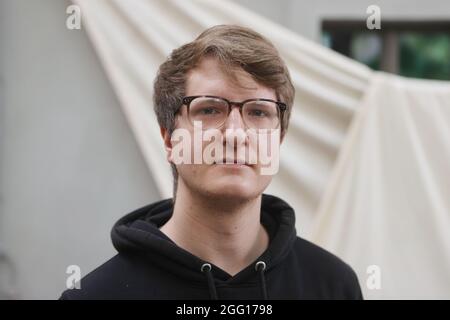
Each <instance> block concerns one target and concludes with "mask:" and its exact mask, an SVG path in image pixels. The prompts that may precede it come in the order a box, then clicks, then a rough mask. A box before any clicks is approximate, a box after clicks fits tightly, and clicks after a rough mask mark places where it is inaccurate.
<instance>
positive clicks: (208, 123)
mask: <svg viewBox="0 0 450 320" xmlns="http://www.w3.org/2000/svg"><path fill="white" fill-rule="evenodd" d="M227 116H228V104H227V102H226V101H224V100H222V99H218V98H208V97H199V98H195V99H194V100H192V101H191V104H190V107H189V118H190V120H191V121H192V123H194V121H201V122H202V127H203V128H204V129H207V128H216V127H218V126H220V125H221V124H222V123H223V122H225V121H226V118H227Z"/></svg>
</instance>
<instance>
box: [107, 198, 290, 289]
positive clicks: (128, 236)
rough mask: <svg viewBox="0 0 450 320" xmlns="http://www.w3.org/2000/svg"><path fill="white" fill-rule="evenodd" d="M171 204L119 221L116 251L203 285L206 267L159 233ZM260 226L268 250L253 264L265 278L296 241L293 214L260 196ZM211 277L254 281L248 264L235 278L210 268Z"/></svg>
mask: <svg viewBox="0 0 450 320" xmlns="http://www.w3.org/2000/svg"><path fill="white" fill-rule="evenodd" d="M172 213H173V201H172V199H166V200H162V201H158V202H155V203H153V204H150V205H147V206H144V207H142V208H140V209H137V210H135V211H133V212H131V213H129V214H127V215H125V216H124V217H123V218H121V219H119V220H118V221H117V222H116V224H115V225H114V227H113V229H112V231H111V238H112V242H113V245H114V247H115V248H116V250H117V251H119V252H120V253H123V254H134V255H138V256H140V257H142V258H145V259H149V262H151V263H152V264H156V265H160V266H161V267H163V268H164V269H165V270H167V271H169V272H172V273H174V274H175V275H176V276H178V277H183V278H187V279H188V280H189V281H192V282H204V275H203V274H202V272H201V271H200V270H201V268H202V266H203V265H204V264H205V263H207V261H204V260H202V259H200V258H199V257H197V256H195V255H193V254H191V253H190V252H188V251H186V250H184V249H182V248H180V247H179V246H177V245H176V244H175V243H174V242H173V241H171V240H170V239H169V238H168V237H167V236H166V235H165V234H164V233H163V232H161V231H160V230H159V227H161V226H162V225H163V224H164V223H165V222H166V221H168V220H169V218H170V217H171V216H172ZM261 223H262V225H263V226H264V227H265V228H266V229H267V231H268V233H269V236H270V242H269V246H268V248H267V249H266V250H265V251H264V253H263V254H262V255H261V256H260V257H259V258H258V259H257V260H256V261H255V263H256V262H258V261H264V263H265V265H266V269H265V273H266V274H269V273H270V272H271V271H272V270H273V269H275V268H276V267H277V265H278V264H279V263H280V262H281V261H282V260H283V259H284V258H285V257H286V256H287V255H288V254H289V252H290V250H291V248H292V245H293V244H294V242H295V239H296V231H295V213H294V210H293V209H292V208H291V207H290V206H289V205H288V204H287V203H286V202H285V201H283V200H281V199H279V198H277V197H275V196H271V195H266V194H263V195H262V201H261ZM211 273H212V274H214V278H215V279H216V281H218V282H226V283H227V284H235V283H242V282H246V281H248V280H250V279H254V278H256V274H255V265H254V264H253V263H252V264H251V265H249V266H248V267H246V268H244V269H243V270H242V271H240V272H239V273H238V274H236V275H234V276H230V275H229V274H228V273H227V272H225V271H224V270H222V269H221V268H219V267H217V266H214V265H213V264H211Z"/></svg>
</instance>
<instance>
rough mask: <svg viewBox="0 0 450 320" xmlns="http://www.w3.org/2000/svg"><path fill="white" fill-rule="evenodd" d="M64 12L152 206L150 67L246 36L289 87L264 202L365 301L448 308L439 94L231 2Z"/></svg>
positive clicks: (158, 175) (166, 190) (155, 131)
mask: <svg viewBox="0 0 450 320" xmlns="http://www.w3.org/2000/svg"><path fill="white" fill-rule="evenodd" d="M73 2H74V3H75V4H77V5H79V6H80V7H81V13H82V25H83V27H84V28H85V29H86V31H87V32H88V34H89V36H90V38H91V40H92V43H93V45H94V47H95V49H96V51H97V53H98V56H99V58H100V60H101V62H102V64H103V66H104V69H105V70H106V73H107V75H108V77H109V79H110V81H111V83H112V85H113V87H114V89H115V91H116V93H117V96H118V98H119V100H120V102H121V105H122V107H123V110H124V113H125V115H126V117H127V119H128V121H129V124H130V127H131V128H132V130H133V132H134V134H135V137H136V139H137V141H138V144H139V146H140V148H141V150H142V153H143V155H144V158H145V160H146V162H147V164H148V167H149V170H150V172H151V174H152V176H153V178H154V181H155V183H156V185H157V186H158V189H159V191H160V194H161V197H170V196H171V193H172V178H171V173H170V167H169V165H168V164H167V162H166V160H165V154H164V152H163V145H162V140H161V138H160V134H159V127H158V124H157V121H156V118H155V115H154V113H153V110H152V108H153V107H152V83H153V80H154V78H155V75H156V71H157V68H158V66H159V65H160V64H161V62H163V61H164V60H165V58H166V57H167V56H168V54H169V53H170V52H171V51H172V50H173V49H174V48H176V47H178V46H180V45H181V44H183V43H186V42H188V41H191V40H192V39H193V38H195V37H196V36H197V35H198V34H199V33H200V32H201V31H203V30H204V29H205V28H207V27H210V26H213V25H216V24H224V23H227V24H229V23H232V24H239V25H244V26H249V27H251V28H253V29H255V30H256V31H258V32H260V33H261V34H263V35H265V36H266V37H267V38H269V39H271V40H272V41H273V42H274V44H275V45H276V46H277V48H278V49H279V51H280V53H281V55H282V56H283V58H284V59H285V61H286V62H287V64H288V66H289V69H290V71H291V75H292V78H293V81H294V85H295V87H296V99H295V106H294V111H293V114H292V118H291V124H290V128H289V132H288V136H287V138H286V140H285V142H284V143H283V145H282V150H281V166H280V171H279V173H278V175H277V176H276V178H275V179H274V181H273V182H272V184H271V186H270V187H269V189H268V190H267V192H268V193H271V194H274V195H279V196H281V197H282V198H283V199H285V200H286V201H288V202H289V203H290V204H291V205H292V206H293V207H294V208H295V210H296V212H297V230H298V232H299V234H300V235H302V236H304V237H306V238H308V239H310V240H312V241H314V242H317V243H320V244H321V245H322V246H324V247H325V248H327V249H329V250H331V251H332V252H334V253H335V254H337V255H338V256H340V257H341V258H343V259H344V260H346V261H347V262H349V263H350V264H351V265H352V266H353V267H354V268H355V270H357V272H358V273H359V276H360V282H361V285H362V287H363V290H364V293H365V296H366V297H368V298H372V297H373V298H378V297H382V298H402V297H447V298H449V297H450V278H449V270H450V268H449V267H450V264H449V261H450V250H449V249H450V241H449V235H448V232H446V231H449V230H450V228H449V227H450V222H449V208H450V206H449V202H448V201H449V199H450V188H449V182H450V168H449V163H450V151H449V146H450V142H449V140H448V139H449V136H450V135H449V124H450V117H449V112H450V110H449V102H448V101H450V99H449V91H450V89H449V85H448V84H447V83H444V82H440V83H438V82H431V81H430V82H428V81H415V80H405V79H402V78H400V77H389V76H386V75H384V74H382V73H378V72H373V71H371V70H370V69H369V68H367V67H365V66H364V65H361V64H359V63H357V62H355V61H353V60H350V59H348V58H345V57H343V56H341V55H339V54H337V53H335V52H333V51H331V50H328V49H326V48H324V47H322V46H320V45H318V44H316V43H313V42H311V41H308V40H306V39H303V38H302V37H300V36H299V35H297V34H295V33H293V32H292V31H289V30H288V29H285V28H283V27H281V26H279V25H277V24H274V23H273V22H271V21H269V20H267V19H265V18H263V17H261V16H258V15H256V14H255V13H253V12H251V11H249V10H246V9H244V8H242V7H240V6H238V5H237V4H235V3H233V2H230V1H225V0H222V1H206V0H190V1H187V0H127V1H123V0H95V1H93V0H73ZM349 128H350V130H349ZM338 155H339V156H338ZM410 262H411V263H413V262H415V263H413V264H412V265H409V263H410ZM368 265H378V266H379V267H380V270H381V281H382V282H381V284H382V287H381V289H379V290H369V289H368V288H366V285H365V282H366V278H367V274H366V268H367V266H368ZM418 278H420V280H418Z"/></svg>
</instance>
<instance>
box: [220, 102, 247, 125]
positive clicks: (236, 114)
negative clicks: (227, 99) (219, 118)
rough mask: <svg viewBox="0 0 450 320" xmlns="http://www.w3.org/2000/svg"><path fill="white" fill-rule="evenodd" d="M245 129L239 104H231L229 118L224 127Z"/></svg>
mask: <svg viewBox="0 0 450 320" xmlns="http://www.w3.org/2000/svg"><path fill="white" fill-rule="evenodd" d="M238 128H241V129H245V124H244V120H243V119H242V116H241V113H240V111H239V107H238V106H235V105H233V106H231V112H230V114H229V115H228V118H227V120H226V121H225V123H224V129H238Z"/></svg>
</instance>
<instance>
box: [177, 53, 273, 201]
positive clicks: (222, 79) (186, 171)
mask: <svg viewBox="0 0 450 320" xmlns="http://www.w3.org/2000/svg"><path fill="white" fill-rule="evenodd" d="M237 77H238V83H239V84H240V85H239V84H234V83H232V82H231V81H230V80H229V79H228V78H227V77H226V76H225V75H224V74H223V72H222V71H221V68H220V66H219V64H218V62H217V61H216V60H215V59H213V58H205V59H203V60H202V61H201V63H200V64H199V65H198V67H197V68H195V69H193V70H191V72H189V73H188V77H187V83H186V96H196V95H212V96H219V97H223V98H225V99H228V100H230V101H244V100H246V99H252V98H266V99H272V100H276V95H275V92H274V90H273V89H269V88H267V87H264V86H262V85H260V84H258V83H256V82H255V81H254V80H253V79H252V78H251V76H250V75H249V74H247V73H245V72H244V71H237ZM187 110H188V109H187V107H186V106H183V107H182V108H181V111H180V112H179V114H178V115H177V119H176V129H180V128H182V129H185V130H188V131H189V133H190V135H191V141H192V142H193V143H192V144H193V147H192V150H191V151H192V154H193V152H194V148H195V146H194V143H196V142H195V141H194V140H195V139H194V127H193V126H192V123H191V121H190V120H189V117H188V111H187ZM227 129H238V131H239V132H240V133H241V139H235V138H234V137H233V136H232V135H229V134H226V133H227ZM239 129H241V130H239ZM247 129H248V128H247V127H246V126H245V124H244V123H243V119H242V117H241V114H240V112H239V108H238V107H233V108H232V111H231V113H230V114H229V117H228V118H227V120H226V122H225V123H224V124H223V126H221V127H220V128H218V130H220V132H221V133H222V134H223V137H224V139H223V142H221V145H222V144H223V158H224V159H226V160H227V161H228V162H231V161H233V160H234V161H236V160H241V161H242V157H241V156H240V155H242V154H246V153H245V152H247V154H248V152H254V153H255V154H256V152H257V146H256V144H255V143H254V142H253V141H252V140H251V139H249V136H248V135H247V134H246V130H247ZM228 132H230V131H229V130H228ZM235 132H236V131H235ZM227 140H228V141H227ZM227 142H228V145H227ZM209 143H210V142H209V141H202V148H203V150H205V148H206V145H208V144H209ZM230 146H231V148H230ZM276 148H279V146H278V145H276ZM227 149H228V150H227ZM242 149H246V150H247V151H244V150H242ZM230 156H231V158H232V159H230ZM238 158H240V159H238ZM230 160H231V161H230ZM247 160H248V158H247ZM260 169H261V164H260V163H256V164H249V161H247V163H246V164H227V163H225V164H217V163H215V164H206V163H202V164H179V165H177V171H178V174H179V177H178V184H179V185H178V190H180V184H184V186H185V187H187V188H188V189H189V190H190V191H191V192H194V193H200V194H202V195H204V196H208V197H212V198H214V197H218V198H221V199H228V200H243V201H245V200H248V199H252V198H255V197H257V196H259V195H260V194H261V193H262V192H263V191H264V189H265V188H266V187H267V186H268V185H269V183H270V181H271V179H272V176H271V175H263V174H261V170H260Z"/></svg>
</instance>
